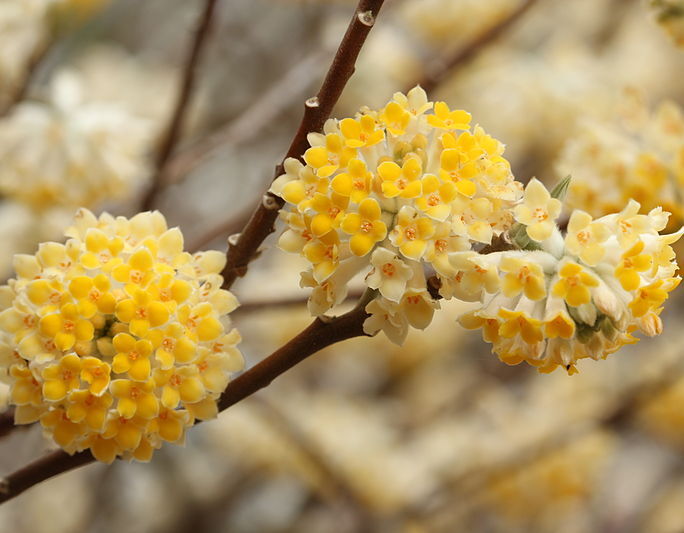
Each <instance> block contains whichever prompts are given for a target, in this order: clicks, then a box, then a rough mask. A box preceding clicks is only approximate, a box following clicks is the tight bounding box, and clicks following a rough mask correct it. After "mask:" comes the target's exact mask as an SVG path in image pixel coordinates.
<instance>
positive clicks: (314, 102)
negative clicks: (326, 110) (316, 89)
mask: <svg viewBox="0 0 684 533" xmlns="http://www.w3.org/2000/svg"><path fill="white" fill-rule="evenodd" d="M304 105H305V106H306V107H309V108H312V107H320V105H321V101H320V100H319V99H318V96H312V97H311V98H307V100H306V102H304Z"/></svg>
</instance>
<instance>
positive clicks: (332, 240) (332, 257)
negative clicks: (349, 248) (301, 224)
mask: <svg viewBox="0 0 684 533" xmlns="http://www.w3.org/2000/svg"><path fill="white" fill-rule="evenodd" d="M339 246H340V238H339V236H338V234H337V232H335V231H331V232H328V233H326V234H325V235H323V236H322V237H320V238H319V239H318V240H316V241H312V242H310V243H309V244H307V245H306V246H304V249H303V250H302V254H303V255H304V257H306V259H307V260H308V261H309V262H311V264H312V265H313V275H314V278H315V279H316V281H317V282H319V283H321V282H323V281H325V280H326V279H327V278H329V277H330V276H331V275H332V273H333V272H335V270H336V269H337V265H338V264H339V262H340V258H339Z"/></svg>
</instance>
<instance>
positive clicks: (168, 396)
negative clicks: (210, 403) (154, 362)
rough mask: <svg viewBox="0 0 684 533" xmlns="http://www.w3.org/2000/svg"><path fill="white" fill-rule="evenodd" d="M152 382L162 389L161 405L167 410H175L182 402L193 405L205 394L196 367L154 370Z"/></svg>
mask: <svg viewBox="0 0 684 533" xmlns="http://www.w3.org/2000/svg"><path fill="white" fill-rule="evenodd" d="M154 381H155V383H156V384H157V386H158V387H162V395H161V403H162V405H163V406H164V407H166V408H168V409H175V408H176V407H178V404H179V403H180V402H181V401H182V402H184V403H195V402H198V401H200V400H201V399H202V398H203V397H204V394H205V387H204V383H202V380H201V379H200V370H199V368H197V366H194V365H193V366H182V367H180V368H177V369H170V370H161V369H159V370H156V371H155V373H154Z"/></svg>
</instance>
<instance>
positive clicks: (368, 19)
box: [356, 10, 375, 27]
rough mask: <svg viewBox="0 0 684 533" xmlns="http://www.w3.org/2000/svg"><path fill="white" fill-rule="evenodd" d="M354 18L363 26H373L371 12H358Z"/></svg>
mask: <svg viewBox="0 0 684 533" xmlns="http://www.w3.org/2000/svg"><path fill="white" fill-rule="evenodd" d="M356 17H357V18H358V19H359V22H360V23H361V24H363V25H364V26H368V27H372V26H373V24H375V15H373V12H372V11H371V10H368V11H363V12H359V13H358V14H357V15H356Z"/></svg>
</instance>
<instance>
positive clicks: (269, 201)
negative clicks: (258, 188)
mask: <svg viewBox="0 0 684 533" xmlns="http://www.w3.org/2000/svg"><path fill="white" fill-rule="evenodd" d="M261 205H263V206H264V207H265V208H266V209H268V210H269V211H274V210H276V209H280V204H279V203H278V200H276V199H275V198H274V197H273V196H272V195H271V194H268V193H267V194H264V195H263V196H262V197H261Z"/></svg>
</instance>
